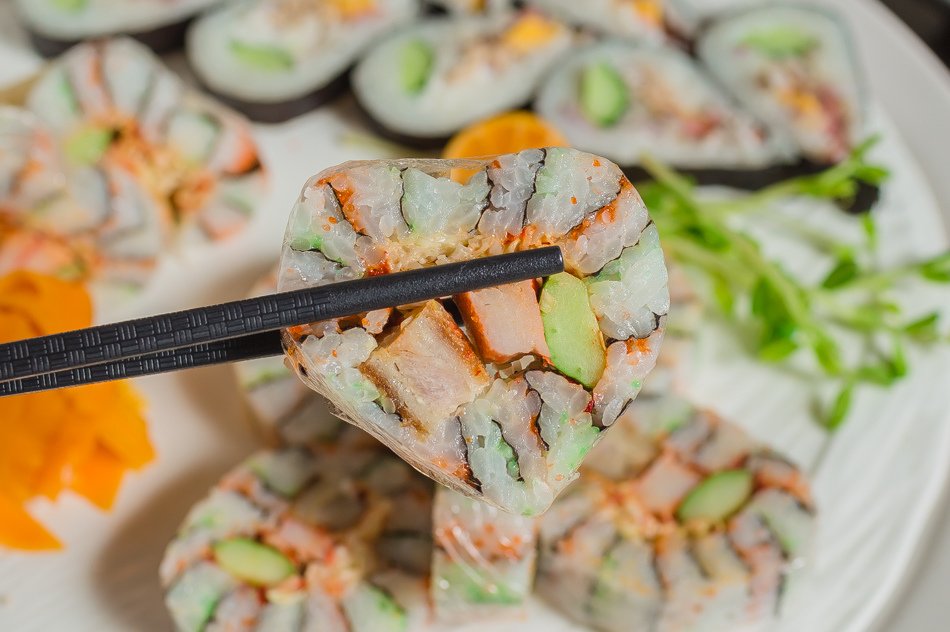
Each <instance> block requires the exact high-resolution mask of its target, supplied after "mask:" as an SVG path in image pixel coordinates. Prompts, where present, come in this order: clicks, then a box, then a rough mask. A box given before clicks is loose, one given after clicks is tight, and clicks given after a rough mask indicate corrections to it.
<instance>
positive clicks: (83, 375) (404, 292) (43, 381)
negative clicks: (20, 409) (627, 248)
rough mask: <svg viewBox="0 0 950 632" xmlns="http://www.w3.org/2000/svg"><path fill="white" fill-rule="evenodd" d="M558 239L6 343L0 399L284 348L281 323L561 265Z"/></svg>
mask: <svg viewBox="0 0 950 632" xmlns="http://www.w3.org/2000/svg"><path fill="white" fill-rule="evenodd" d="M563 269H564V261H563V258H562V256H561V251H560V249H559V248H557V247H556V246H552V247H548V248H538V249H535V250H527V251H524V252H517V253H513V254H506V255H497V256H493V257H484V258H481V259H473V260H470V261H463V262H460V263H450V264H446V265H441V266H434V267H429V268H421V269H419V270H412V271H407V272H396V273H393V274H386V275H381V276H375V277H369V278H363V279H357V280H355V281H344V282H342V283H334V284H330V285H323V286H320V287H314V288H307V289H303V290H294V291H291V292H282V293H279V294H272V295H269V296H261V297H257V298H251V299H244V300H241V301H234V302H231V303H222V304H219V305H211V306H207V307H198V308H194V309H188V310H184V311H180V312H173V313H169V314H160V315H156V316H149V317H146V318H139V319H136V320H129V321H124V322H120V323H113V324H108V325H99V326H96V327H90V328H88V329H80V330H77V331H71V332H66V333H62V334H54V335H51V336H42V337H39V338H29V339H27V340H19V341H16V342H10V343H6V344H2V345H0V397H3V396H6V395H16V394H21V393H30V392H35V391H43V390H49V389H53V388H63V387H67V386H78V385H81V384H91V383H95V382H103V381H108V380H114V379H121V378H127V377H139V376H143V375H152V374H155V373H164V372H167V371H175V370H179V369H186V368H192V367H197V366H205V365H209V364H220V363H224V362H236V361H240V360H249V359H253V358H259V357H265V356H270V355H278V354H280V353H282V352H283V351H282V348H281V343H280V336H279V332H278V330H280V329H283V328H285V327H293V326H296V325H304V324H308V323H313V322H319V321H321V320H329V319H333V318H343V317H346V316H351V315H354V314H361V313H364V312H368V311H372V310H375V309H382V308H385V307H394V306H397V305H407V304H411V303H418V302H421V301H426V300H429V299H433V298H439V297H443V296H450V295H453V294H460V293H462V292H468V291H472V290H479V289H483V288H486V287H491V286H494V285H504V284H506V283H515V282H517V281H523V280H526V279H533V278H539V277H546V276H550V275H552V274H556V273H558V272H561V271H562V270H563Z"/></svg>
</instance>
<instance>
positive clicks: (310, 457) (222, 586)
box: [160, 428, 432, 632]
mask: <svg viewBox="0 0 950 632" xmlns="http://www.w3.org/2000/svg"><path fill="white" fill-rule="evenodd" d="M353 431H354V432H359V433H360V434H361V435H362V436H363V437H364V438H365V439H366V440H367V441H368V443H367V444H366V445H362V446H355V445H354V446H350V447H348V448H345V449H342V448H341V447H340V446H339V445H337V444H333V449H332V450H331V452H329V453H328V452H325V451H323V450H320V449H318V450H312V451H311V450H308V449H304V448H299V447H288V448H283V449H280V450H276V451H265V452H260V453H258V454H256V455H254V456H252V457H251V458H249V459H248V460H247V461H246V462H245V463H243V464H242V465H240V466H239V467H238V468H236V469H235V470H234V471H232V472H231V473H229V474H228V475H226V476H225V477H224V479H222V481H221V482H220V483H219V484H218V486H217V487H215V489H214V490H212V492H211V494H210V495H209V496H208V497H207V498H205V499H204V500H202V501H201V502H200V503H198V504H197V505H196V506H195V507H194V508H193V509H192V510H191V511H190V512H189V514H188V516H187V517H186V518H185V521H184V524H183V525H182V526H181V528H180V530H179V533H178V535H177V536H176V538H175V539H174V540H173V541H172V543H171V544H170V545H169V546H168V549H167V550H166V552H165V556H164V559H163V560H162V565H161V569H160V576H161V581H162V585H163V587H164V588H165V590H166V595H165V603H166V605H167V607H168V609H169V612H170V613H171V616H172V619H173V620H174V622H175V625H176V628H177V629H178V630H180V631H182V632H192V631H199V630H207V631H211V630H258V631H260V632H284V631H286V630H310V629H313V630H328V631H338V632H377V631H381V632H390V631H393V632H398V631H402V630H406V629H407V615H406V611H405V609H404V608H403V606H401V605H400V604H399V603H398V602H397V601H396V599H395V598H394V597H393V596H392V595H391V594H390V593H389V592H388V591H387V590H386V589H385V588H383V587H382V586H381V585H378V584H377V583H375V581H374V577H375V576H376V575H377V574H383V573H386V572H387V568H388V563H387V561H386V558H384V557H380V556H378V555H377V554H376V546H377V543H378V542H379V540H380V538H381V536H383V535H384V534H386V533H387V532H391V531H392V530H391V529H390V528H389V526H388V523H389V521H390V520H392V519H393V518H395V517H398V514H399V511H400V509H397V508H402V507H403V506H404V505H402V504H400V503H401V502H402V501H401V497H403V496H404V495H406V494H408V493H412V494H414V495H415V496H416V498H417V499H421V502H422V503H423V504H425V503H426V502H427V503H428V507H426V509H427V512H423V514H424V515H425V514H427V513H431V497H432V485H431V483H430V482H429V481H427V480H426V479H424V478H423V477H421V476H419V475H418V474H416V473H415V472H413V471H412V469H411V468H410V467H409V466H408V465H406V464H405V463H402V462H401V461H399V460H398V459H396V458H394V457H391V456H388V455H387V454H385V453H384V452H382V451H381V450H380V449H379V444H378V443H377V442H375V441H373V440H372V439H370V438H369V437H368V436H367V435H365V433H362V432H361V431H358V430H356V429H355V428H354V429H353ZM341 450H342V452H341ZM426 499H428V500H426ZM427 526H428V528H430V529H431V525H427Z"/></svg>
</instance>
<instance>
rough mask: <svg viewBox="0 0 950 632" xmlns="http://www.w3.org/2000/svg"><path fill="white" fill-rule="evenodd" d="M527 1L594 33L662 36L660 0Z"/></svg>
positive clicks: (646, 37) (654, 39)
mask: <svg viewBox="0 0 950 632" xmlns="http://www.w3.org/2000/svg"><path fill="white" fill-rule="evenodd" d="M528 4H529V5H533V6H536V7H538V8H540V9H542V10H544V11H546V12H549V13H550V14H551V15H554V16H557V17H558V18H560V19H563V20H564V21H566V22H568V23H570V24H576V25H577V26H581V27H584V28H586V29H590V30H592V31H596V32H598V33H604V34H607V35H617V36H621V37H629V38H633V39H636V40H638V41H648V42H659V41H662V40H663V39H664V38H665V36H664V32H663V13H664V8H663V5H664V4H665V3H664V1H663V0H587V1H586V2H577V1H576V0H528Z"/></svg>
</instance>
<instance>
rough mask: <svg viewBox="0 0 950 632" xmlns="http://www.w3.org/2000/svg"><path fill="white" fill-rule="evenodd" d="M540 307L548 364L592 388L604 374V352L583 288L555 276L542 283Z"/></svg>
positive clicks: (579, 283) (569, 278) (563, 275)
mask: <svg viewBox="0 0 950 632" xmlns="http://www.w3.org/2000/svg"><path fill="white" fill-rule="evenodd" d="M540 305H541V322H542V323H543V325H544V339H545V341H546V342H547V343H548V349H550V351H551V363H552V364H554V366H555V367H556V368H557V370H558V371H560V372H561V373H563V374H564V375H566V376H568V377H570V378H573V379H575V380H577V381H578V382H580V383H581V384H583V385H584V386H586V387H587V388H593V387H594V386H595V385H596V384H597V382H598V380H600V376H601V375H603V374H604V368H605V367H606V366H607V352H606V351H605V349H604V337H603V335H602V334H601V332H600V325H598V324H597V317H596V316H595V315H594V310H593V309H591V306H590V297H589V296H588V294H587V286H586V285H585V284H584V282H583V281H581V280H580V279H578V278H577V277H575V276H573V275H571V274H568V273H567V272H562V273H560V274H555V275H554V276H552V277H550V278H548V280H547V281H546V282H545V283H544V287H543V288H542V290H541V299H540Z"/></svg>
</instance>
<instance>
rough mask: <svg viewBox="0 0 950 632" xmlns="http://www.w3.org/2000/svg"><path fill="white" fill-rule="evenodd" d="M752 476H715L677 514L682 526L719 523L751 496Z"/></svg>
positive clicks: (728, 473) (738, 473) (741, 473)
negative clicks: (692, 523) (698, 521)
mask: <svg viewBox="0 0 950 632" xmlns="http://www.w3.org/2000/svg"><path fill="white" fill-rule="evenodd" d="M752 486H753V476H752V473H751V472H749V471H748V470H728V471H725V472H719V473H717V474H713V475H712V476H710V477H709V478H707V479H706V480H704V481H703V482H702V483H700V484H699V485H697V486H696V487H694V488H693V490H692V491H691V492H689V494H688V495H687V496H686V498H685V499H684V500H683V502H682V504H681V505H680V506H679V508H678V509H677V510H676V517H677V518H678V519H679V520H680V521H682V522H690V521H692V520H703V521H707V522H720V521H722V520H725V519H726V518H728V517H729V516H731V515H732V514H733V513H735V512H736V511H738V510H739V508H740V507H742V504H743V503H744V502H745V501H746V500H747V499H748V498H749V496H750V495H752Z"/></svg>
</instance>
